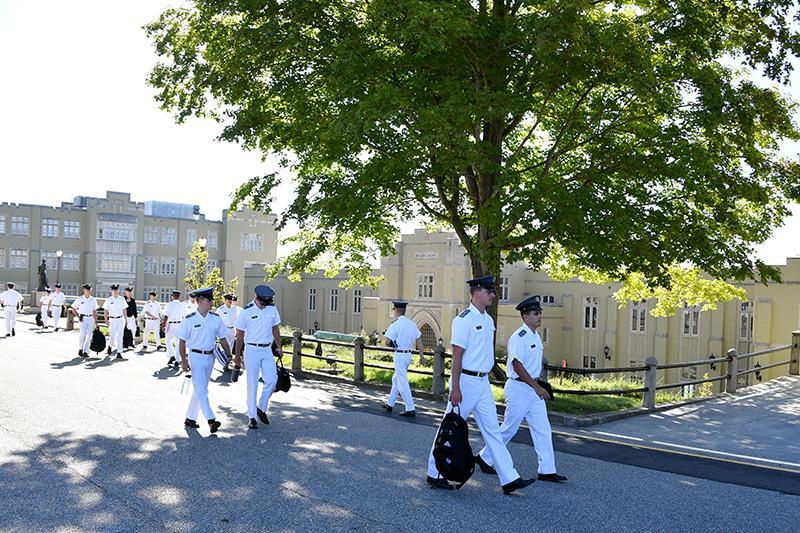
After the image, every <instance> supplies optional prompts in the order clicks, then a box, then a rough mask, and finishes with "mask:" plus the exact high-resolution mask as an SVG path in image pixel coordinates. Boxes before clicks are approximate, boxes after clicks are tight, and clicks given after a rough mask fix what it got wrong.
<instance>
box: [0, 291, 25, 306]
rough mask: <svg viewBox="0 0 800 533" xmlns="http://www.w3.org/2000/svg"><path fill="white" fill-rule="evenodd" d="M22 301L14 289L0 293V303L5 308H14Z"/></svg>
mask: <svg viewBox="0 0 800 533" xmlns="http://www.w3.org/2000/svg"><path fill="white" fill-rule="evenodd" d="M21 301H22V295H21V294H20V293H18V292H17V291H15V290H14V289H8V290H7V291H3V292H2V293H0V302H2V303H3V305H5V306H6V307H16V306H17V305H18V304H19V303H20V302H21Z"/></svg>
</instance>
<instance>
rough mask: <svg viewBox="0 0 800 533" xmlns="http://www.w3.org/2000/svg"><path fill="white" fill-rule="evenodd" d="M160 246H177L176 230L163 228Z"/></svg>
mask: <svg viewBox="0 0 800 533" xmlns="http://www.w3.org/2000/svg"><path fill="white" fill-rule="evenodd" d="M161 244H162V245H163V246H177V245H178V230H177V229H175V228H164V230H163V231H162V232H161Z"/></svg>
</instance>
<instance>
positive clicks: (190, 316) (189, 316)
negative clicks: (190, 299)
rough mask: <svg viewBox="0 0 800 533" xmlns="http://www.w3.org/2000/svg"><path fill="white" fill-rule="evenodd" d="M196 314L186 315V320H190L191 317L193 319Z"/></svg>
mask: <svg viewBox="0 0 800 533" xmlns="http://www.w3.org/2000/svg"><path fill="white" fill-rule="evenodd" d="M196 314H197V313H189V314H188V315H186V318H192V317H193V316H194V315H196Z"/></svg>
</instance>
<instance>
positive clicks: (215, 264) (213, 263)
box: [206, 259, 219, 274]
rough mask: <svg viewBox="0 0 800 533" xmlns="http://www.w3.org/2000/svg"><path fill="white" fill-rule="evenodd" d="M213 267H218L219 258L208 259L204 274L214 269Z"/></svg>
mask: <svg viewBox="0 0 800 533" xmlns="http://www.w3.org/2000/svg"><path fill="white" fill-rule="evenodd" d="M215 268H219V259H209V260H208V262H207V263H206V274H208V273H209V272H211V271H212V270H214V269H215Z"/></svg>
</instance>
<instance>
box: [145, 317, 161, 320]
mask: <svg viewBox="0 0 800 533" xmlns="http://www.w3.org/2000/svg"><path fill="white" fill-rule="evenodd" d="M145 320H158V319H157V318H150V317H145Z"/></svg>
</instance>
